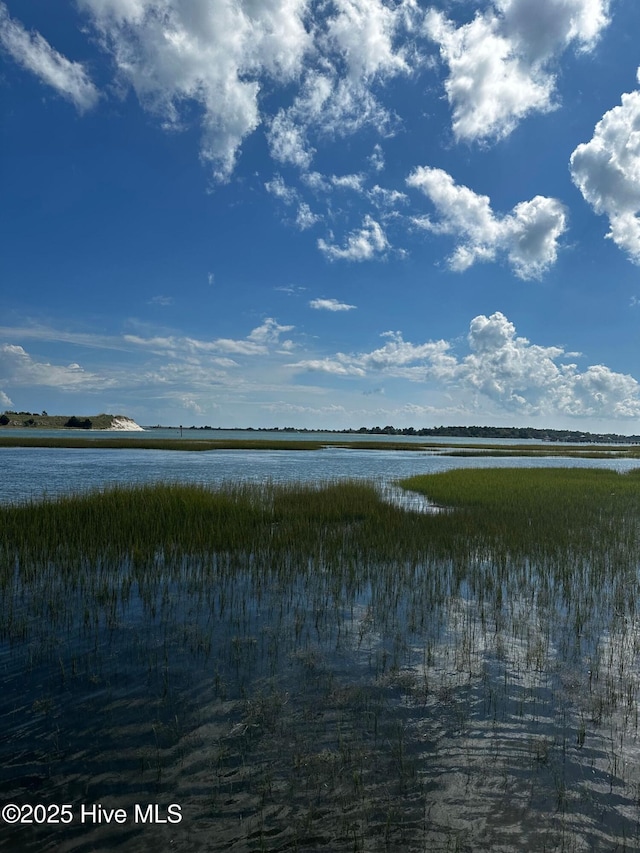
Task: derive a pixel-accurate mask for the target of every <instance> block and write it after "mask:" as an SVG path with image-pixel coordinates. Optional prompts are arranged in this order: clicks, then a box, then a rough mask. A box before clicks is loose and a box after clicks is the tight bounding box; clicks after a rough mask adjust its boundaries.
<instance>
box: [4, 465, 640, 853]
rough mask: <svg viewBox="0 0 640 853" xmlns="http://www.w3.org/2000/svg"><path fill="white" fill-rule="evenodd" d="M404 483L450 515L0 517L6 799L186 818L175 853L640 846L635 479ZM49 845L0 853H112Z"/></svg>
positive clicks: (216, 507)
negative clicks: (168, 807) (178, 809)
mask: <svg viewBox="0 0 640 853" xmlns="http://www.w3.org/2000/svg"><path fill="white" fill-rule="evenodd" d="M402 485H403V486H404V487H405V488H410V489H412V490H414V491H420V492H422V493H424V494H426V495H427V496H428V497H429V498H430V499H431V500H433V501H435V502H436V503H437V504H440V505H443V506H447V507H450V508H452V511H450V512H446V513H442V514H439V515H431V516H430V515H425V514H420V513H410V512H406V511H403V510H402V509H400V508H399V507H397V506H392V505H389V504H387V503H385V502H384V501H382V500H381V499H380V496H379V492H378V490H377V489H376V488H375V487H374V486H373V485H369V484H366V483H361V482H357V483H356V482H336V483H328V484H325V485H322V486H314V485H276V484H272V483H266V484H263V485H250V484H245V485H238V484H228V485H225V486H224V487H220V488H217V489H207V488H204V487H199V486H181V485H155V486H139V487H132V488H116V489H109V490H105V491H103V492H98V493H94V494H89V495H84V496H81V497H66V498H62V499H59V500H56V501H44V502H30V503H24V504H22V505H19V506H9V507H3V508H1V509H0V589H1V593H2V594H1V597H0V639H1V640H2V644H3V645H2V651H3V656H2V658H1V660H2V662H3V663H2V665H3V672H4V682H5V683H4V688H5V689H4V693H3V699H2V702H1V703H0V717H1V719H2V720H3V724H4V730H5V732H6V733H7V735H8V736H7V738H6V739H5V740H4V742H3V743H2V744H0V759H1V766H2V770H1V771H0V784H1V787H2V793H3V796H4V798H5V799H7V800H10V799H11V800H15V801H18V802H22V801H29V800H30V798H32V791H33V786H34V785H36V786H37V788H38V791H39V794H40V796H44V797H45V798H48V800H49V801H52V802H53V801H55V800H56V799H59V798H60V797H63V798H64V801H74V800H75V801H77V802H81V801H87V800H89V801H101V802H105V803H108V804H109V805H110V806H123V807H127V808H128V807H130V806H131V803H132V802H136V801H141V799H142V800H149V801H152V800H153V801H159V800H164V801H165V802H181V803H182V804H183V806H184V814H185V820H184V822H183V824H181V825H180V826H179V827H172V828H171V838H172V841H173V842H175V843H176V844H178V845H179V844H180V843H183V844H184V845H185V847H186V848H187V849H194V850H200V849H202V850H204V849H207V850H220V851H222V850H226V849H235V850H242V851H250V850H273V851H275V850H311V849H315V850H317V849H326V850H332V851H334V850H335V851H343V850H344V851H346V850H349V851H351V850H362V851H378V850H380V851H382V850H397V849H402V850H409V851H413V850H415V851H418V850H420V851H424V850H430V851H431V850H433V851H444V850H454V849H457V850H464V851H471V850H478V849H491V850H500V851H505V853H506V851H516V850H521V849H527V850H531V851H542V850H566V851H569V850H583V849H584V850H586V849H588V850H594V851H610V850H612V849H616V848H617V849H624V845H625V844H626V845H627V849H634V845H635V847H636V848H637V846H638V845H639V844H640V837H639V822H638V802H639V799H638V797H639V794H640V741H639V739H638V738H639V733H638V707H639V704H638V703H639V701H640V673H639V672H638V667H637V660H638V656H640V615H639V614H638V613H637V605H636V602H637V600H638V595H639V594H640V583H639V579H638V562H639V560H638V557H639V547H640V540H639V533H640V531H639V525H638V522H639V520H640V475H638V474H635V473H630V474H624V475H619V474H616V473H614V472H611V471H603V470H593V469H567V470H560V469H544V470H540V469H517V470H509V469H501V470H458V471H450V472H447V473H446V474H437V475H430V476H427V477H420V478H412V479H410V480H406V481H404V482H403V483H402ZM28 780H30V781H28ZM129 831H132V830H131V828H129ZM60 832H61V830H60V829H59V828H58V829H57V830H56V829H55V828H54V829H50V830H46V829H44V828H38V827H36V828H32V830H30V831H29V830H25V829H24V828H23V829H20V830H18V829H15V830H10V831H9V832H8V833H7V834H6V835H3V836H2V837H0V849H7V850H12V849H24V850H40V849H60V850H62V849H69V850H72V849H73V850H90V849H94V848H95V847H99V846H100V844H103V845H104V844H105V843H107V844H108V843H112V844H113V845H115V844H119V843H121V842H122V840H123V837H124V836H123V835H122V833H120V834H119V833H118V829H117V828H112V829H110V830H106V829H105V828H99V829H95V830H91V831H90V830H89V829H88V828H87V827H84V828H79V827H72V828H70V829H69V831H68V833H69V834H66V835H64V837H62V836H61V835H60ZM65 832H66V830H65ZM105 833H107V834H105ZM108 833H111V834H108ZM163 833H164V834H163ZM166 839H167V836H166V829H163V828H162V827H156V828H153V827H149V826H147V827H143V828H142V830H141V831H140V833H139V834H137V835H136V834H135V832H132V835H131V837H130V839H129V841H127V845H128V846H127V850H132V851H137V850H138V849H140V850H142V849H145V847H144V845H145V844H147V845H149V844H155V845H156V846H159V847H163V845H164V846H165V847H166ZM47 845H48V847H47ZM64 845H66V846H64Z"/></svg>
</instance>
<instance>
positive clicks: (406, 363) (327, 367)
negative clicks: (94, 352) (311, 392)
mask: <svg viewBox="0 0 640 853" xmlns="http://www.w3.org/2000/svg"><path fill="white" fill-rule="evenodd" d="M381 337H383V338H386V339H387V341H386V343H385V344H384V345H383V346H381V347H379V348H378V349H376V350H373V351H372V352H368V353H342V352H339V353H336V355H335V356H331V357H326V358H320V359H306V360H302V361H299V362H296V363H295V364H292V365H290V366H291V367H294V368H297V369H303V370H311V371H316V372H321V373H330V374H333V375H336V376H362V377H364V376H367V375H369V374H371V373H386V374H388V375H390V376H396V377H404V378H406V379H413V380H415V381H423V380H425V379H426V378H427V376H428V374H429V373H430V372H431V373H433V372H434V371H438V372H439V374H440V375H441V376H445V375H447V374H448V373H449V372H450V370H451V367H452V365H453V361H452V359H451V357H450V356H449V355H448V350H449V344H448V343H447V342H446V341H435V342H431V341H430V342H428V343H424V344H412V343H410V342H409V341H405V340H404V339H403V337H402V334H401V333H400V332H384V333H383V334H382V336H381Z"/></svg>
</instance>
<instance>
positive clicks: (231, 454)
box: [0, 430, 640, 503]
mask: <svg viewBox="0 0 640 853" xmlns="http://www.w3.org/2000/svg"><path fill="white" fill-rule="evenodd" d="M153 432H154V433H155V432H156V431H155V430H154V431H153ZM158 432H159V431H158ZM172 432H173V433H174V436H173V437H175V430H174V431H172ZM185 432H189V431H188V430H185ZM193 432H195V433H197V434H198V436H200V435H202V434H203V433H204V434H205V435H206V436H210V435H211V434H212V433H209V432H208V431H204V430H202V431H200V430H194V431H193ZM52 434H53V432H52ZM59 434H60V433H56V435H59ZM216 434H217V433H213V435H216ZM110 435H111V433H110ZM126 435H127V437H129V436H131V435H133V436H134V437H136V436H138V435H143V434H142V433H127V434H126ZM147 435H148V433H147ZM242 435H244V437H245V438H246V436H247V433H242ZM257 435H263V434H262V433H260V434H257ZM280 435H282V434H280ZM225 437H227V436H226V435H225ZM282 437H283V438H287V436H286V434H285V435H282ZM332 438H333V439H334V440H335V438H336V437H335V436H332ZM357 438H360V437H357ZM392 438H393V439H397V437H396V436H393V437H392ZM194 440H197V439H196V438H194ZM410 443H413V440H411V441H410ZM508 443H509V442H507V444H506V446H508ZM574 466H590V467H598V468H613V469H614V470H616V471H628V470H631V469H633V468H636V467H638V466H640V459H579V458H571V457H566V458H558V457H541V458H532V457H523V458H517V457H497V458H492V457H491V456H487V457H484V456H483V457H453V456H451V457H447V456H440V455H439V454H437V453H431V452H422V451H418V450H407V451H403V450H375V451H372V450H350V449H343V448H338V447H325V448H323V449H322V450H305V451H296V450H278V451H275V450H259V451H258V450H213V451H198V452H197V453H195V452H186V451H178V450H175V451H171V450H142V449H141V450H135V449H123V450H112V449H95V450H93V449H91V448H82V449H76V448H20V447H17V448H8V447H0V471H1V472H2V480H3V484H4V488H3V489H2V490H0V503H15V502H19V501H23V500H28V499H32V498H33V499H39V498H41V497H43V496H44V495H46V496H48V497H55V496H57V495H62V494H70V493H77V492H83V491H88V490H92V489H101V488H104V487H107V486H113V485H116V484H119V485H123V484H125V485H126V484H140V483H151V482H157V481H166V482H191V483H199V484H204V485H216V484H219V483H221V482H224V481H229V480H242V481H249V482H265V481H269V480H270V481H273V482H292V481H295V482H301V481H312V482H325V481H327V480H336V479H352V478H354V479H365V480H372V481H375V482H377V483H380V484H388V483H390V482H391V481H393V480H398V479H401V478H403V477H410V476H413V475H415V474H427V473H435V472H437V471H447V470H449V469H451V468H468V467H473V468H482V467H489V468H502V467H526V468H533V467H574Z"/></svg>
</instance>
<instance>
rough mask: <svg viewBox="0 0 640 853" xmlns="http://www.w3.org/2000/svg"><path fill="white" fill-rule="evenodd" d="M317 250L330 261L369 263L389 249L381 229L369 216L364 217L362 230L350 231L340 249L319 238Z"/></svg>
mask: <svg viewBox="0 0 640 853" xmlns="http://www.w3.org/2000/svg"><path fill="white" fill-rule="evenodd" d="M318 248H319V249H320V251H321V252H322V253H323V254H324V255H325V256H326V257H327V258H329V260H331V261H336V260H343V261H370V260H372V259H373V258H374V257H375V256H376V255H381V254H383V253H384V252H385V251H386V250H387V249H388V248H389V242H388V241H387V238H386V235H385V233H384V231H383V230H382V227H381V226H380V225H379V223H378V222H376V221H375V219H373V218H372V217H371V216H369V215H367V216H365V218H364V220H363V223H362V228H360V229H358V230H357V231H352V232H351V234H349V235H348V237H347V242H346V245H345V246H344V247H342V248H340V247H339V246H335V245H333V244H332V243H327V242H326V241H325V240H323V239H322V238H320V239H319V240H318Z"/></svg>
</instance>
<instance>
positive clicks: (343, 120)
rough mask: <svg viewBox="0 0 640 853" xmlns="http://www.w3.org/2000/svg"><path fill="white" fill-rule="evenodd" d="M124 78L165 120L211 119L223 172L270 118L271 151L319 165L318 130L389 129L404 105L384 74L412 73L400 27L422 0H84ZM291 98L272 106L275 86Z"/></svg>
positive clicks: (215, 160)
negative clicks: (394, 102)
mask: <svg viewBox="0 0 640 853" xmlns="http://www.w3.org/2000/svg"><path fill="white" fill-rule="evenodd" d="M78 5H79V6H80V8H81V9H82V10H83V11H84V12H85V13H86V14H87V15H88V17H89V19H90V21H91V24H92V26H93V28H94V31H95V32H96V34H97V36H98V38H99V40H100V43H101V44H102V46H103V48H104V49H105V50H106V51H107V52H108V53H109V54H110V55H111V56H112V58H113V61H114V63H115V67H116V69H117V73H118V80H119V83H120V84H121V85H123V86H124V87H131V88H133V90H134V91H135V93H136V95H137V97H138V99H139V101H140V103H141V104H142V105H143V106H144V107H145V108H147V109H149V110H150V111H152V112H154V113H156V114H157V115H158V116H159V117H160V119H161V121H162V123H163V125H164V126H166V127H168V128H174V129H179V128H182V127H183V126H184V125H185V124H186V123H189V122H193V120H194V118H193V117H194V115H196V116H197V119H196V120H198V121H199V123H200V126H201V129H202V139H201V146H200V151H201V156H202V158H203V160H204V161H206V162H207V163H210V164H211V166H212V169H213V173H214V176H215V177H216V178H217V179H218V180H221V181H224V180H227V179H228V178H229V177H230V176H231V174H232V173H233V170H234V167H235V163H236V160H237V157H238V153H239V150H240V148H241V145H242V142H243V140H244V139H245V138H246V137H247V136H248V135H249V134H251V133H252V132H253V131H255V130H256V128H258V127H259V126H260V125H261V124H263V125H264V127H265V130H266V132H267V137H268V142H269V146H270V150H271V154H272V156H273V157H274V158H275V159H276V160H278V161H279V162H282V163H289V164H293V165H295V166H296V167H298V168H300V169H308V168H309V167H310V164H311V161H312V159H313V155H314V153H315V149H314V147H313V145H312V143H311V141H310V134H313V135H316V136H319V137H327V136H335V135H337V136H343V135H346V134H349V133H352V132H354V131H355V130H357V129H358V128H360V127H362V126H364V125H373V126H375V127H377V128H379V129H382V128H388V127H390V126H391V125H392V124H393V121H394V116H393V114H392V113H391V112H390V111H389V110H387V109H386V108H385V107H384V106H383V105H382V104H381V103H380V102H379V101H378V99H377V97H376V95H375V94H374V87H375V85H376V84H377V83H378V82H380V81H384V80H387V79H389V78H390V77H393V76H395V75H398V74H403V75H409V74H411V73H413V68H414V66H415V56H416V52H415V50H414V49H413V48H412V47H411V45H410V43H409V41H408V40H407V39H406V38H404V39H403V38H401V36H406V35H407V34H408V33H410V32H411V30H412V26H413V22H414V20H415V19H416V17H417V16H418V11H417V7H416V6H415V3H414V0H399V2H397V3H394V4H390V3H388V2H385V0H333V2H332V3H330V4H326V3H315V2H312V0H261V2H256V0H216V2H214V3H212V2H210V0H78ZM277 87H280V89H281V91H285V92H286V100H285V103H284V104H282V103H281V105H280V108H279V109H278V110H277V111H276V112H275V114H273V113H271V114H269V110H268V98H264V97H262V95H263V94H264V93H265V92H267V94H268V93H269V92H272V91H274V90H275V89H276V88H277Z"/></svg>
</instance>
